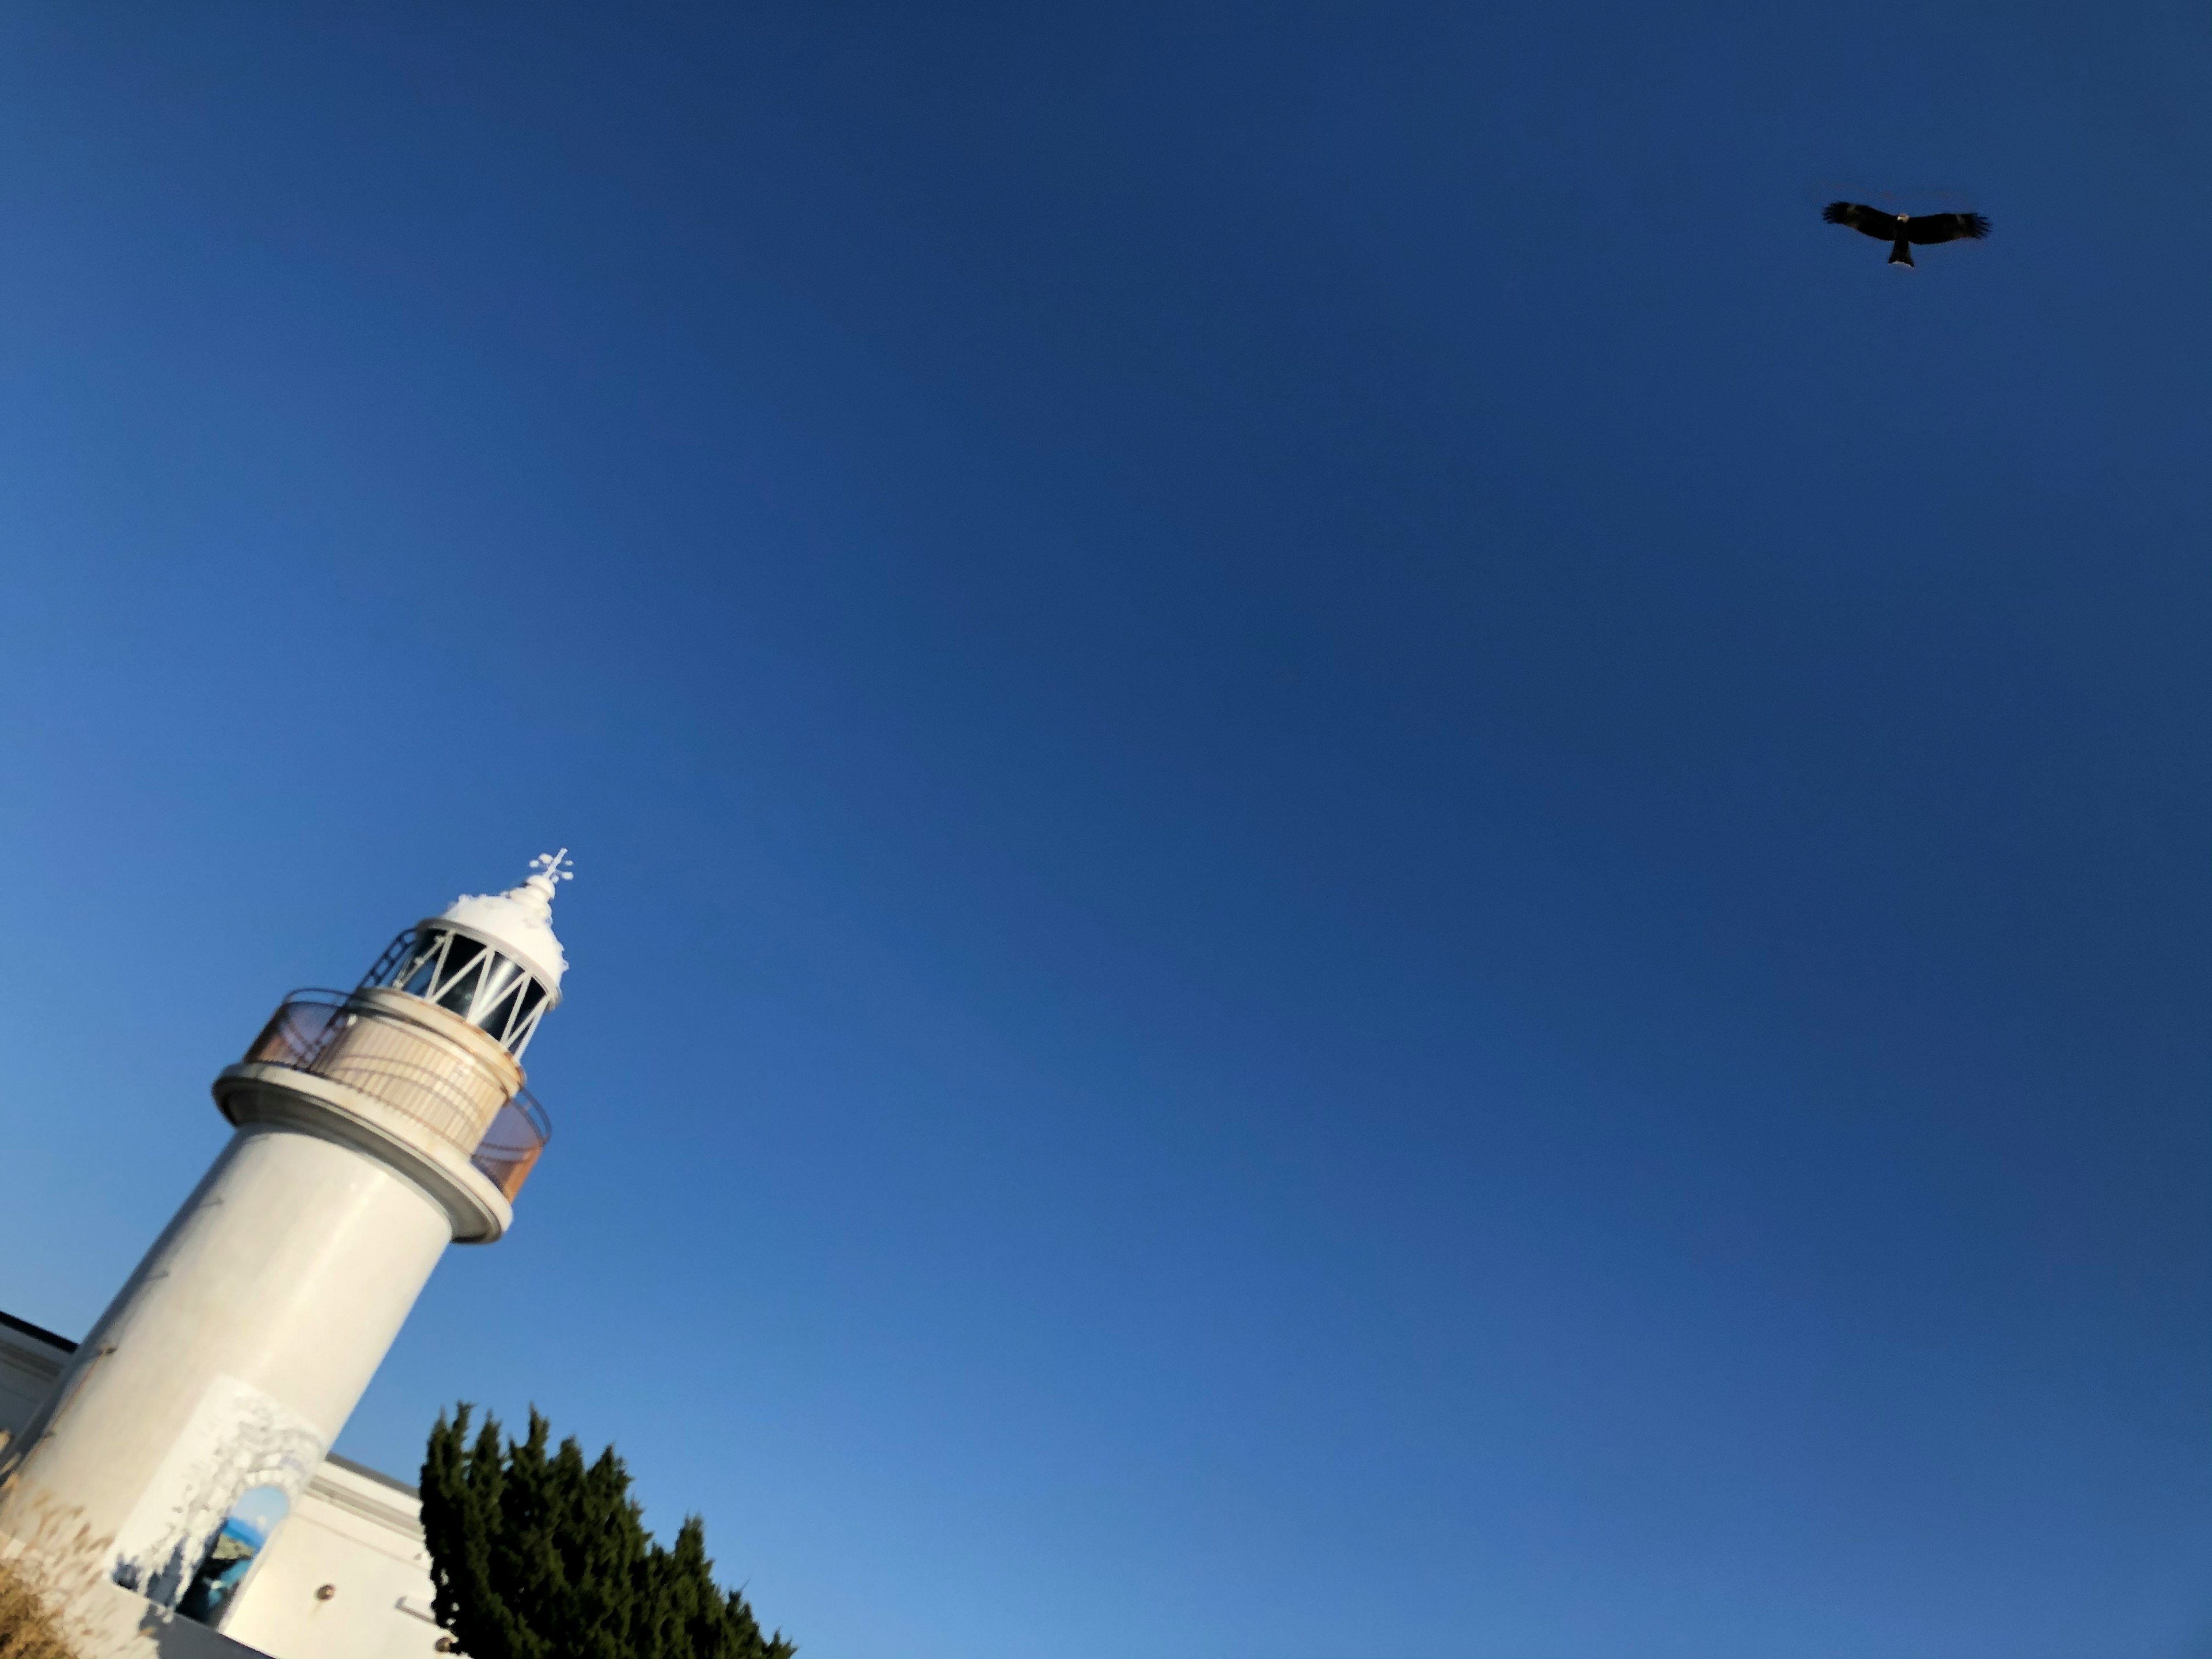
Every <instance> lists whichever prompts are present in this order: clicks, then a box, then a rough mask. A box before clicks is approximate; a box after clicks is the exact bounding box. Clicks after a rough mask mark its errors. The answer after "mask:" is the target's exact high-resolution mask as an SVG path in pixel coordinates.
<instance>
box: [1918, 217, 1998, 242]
mask: <svg viewBox="0 0 2212 1659" xmlns="http://www.w3.org/2000/svg"><path fill="white" fill-rule="evenodd" d="M1988 234H1990V222H1989V221H1988V220H1986V219H1984V218H1983V217H1982V216H1981V215H1980V214H1978V213H1931V214H1929V215H1928V216H1927V217H1925V218H1924V219H1907V220H1906V221H1905V239H1906V240H1908V241H1914V242H1955V241H1957V240H1959V239H1960V237H1962V236H1963V237H1966V238H1967V239H1969V240H1973V241H1977V242H1978V241H1979V240H1982V238H1983V237H1984V236H1986V235H1988Z"/></svg>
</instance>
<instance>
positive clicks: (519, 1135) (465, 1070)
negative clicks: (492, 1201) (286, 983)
mask: <svg viewBox="0 0 2212 1659" xmlns="http://www.w3.org/2000/svg"><path fill="white" fill-rule="evenodd" d="M410 1001H412V999H410V998H404V997H402V996H399V995H397V994H393V993H391V992H381V993H380V992H379V991H376V990H374V989H365V990H362V991H356V992H353V993H352V994H348V993H345V992H343V991H295V992H294V993H293V994H291V995H290V996H289V997H287V998H285V999H284V1001H283V1006H280V1007H279V1008H278V1009H277V1010H276V1013H275V1015H273V1016H272V1017H271V1018H270V1021H269V1024H267V1025H265V1026H264V1027H263V1028H262V1030H261V1035H260V1036H258V1037H256V1038H255V1039H254V1040H253V1046H252V1048H248V1049H247V1050H246V1063H248V1064H257V1063H258V1064H261V1065H269V1066H285V1067H288V1068H289V1069H290V1070H293V1071H295V1072H304V1073H307V1074H308V1075H309V1076H311V1077H319V1078H327V1079H330V1080H331V1081H332V1082H335V1083H343V1084H346V1085H349V1086H350V1087H352V1088H356V1089H358V1090H360V1091H362V1093H363V1094H365V1095H368V1097H371V1098H372V1099H374V1100H376V1101H378V1102H380V1103H382V1104H384V1105H386V1106H388V1107H390V1108H392V1109H393V1110H394V1111H397V1112H399V1113H401V1114H403V1115H405V1116H406V1117H408V1118H410V1119H412V1120H413V1121H415V1122H416V1123H418V1124H420V1125H422V1127H423V1128H425V1129H428V1130H429V1131H430V1132H431V1133H434V1134H435V1135H437V1136H438V1137H439V1138H440V1139H442V1140H444V1141H445V1142H446V1143H447V1145H449V1146H452V1147H453V1148H454V1150H456V1151H457V1152H460V1153H461V1154H462V1155H463V1156H464V1157H465V1158H467V1159H468V1160H469V1162H470V1163H471V1164H473V1165H474V1166H475V1167H476V1169H477V1171H478V1172H479V1173H480V1174H482V1175H483V1176H484V1177H485V1179H487V1180H489V1182H491V1183H492V1185H494V1186H495V1187H496V1188H499V1190H500V1193H501V1195H502V1196H504V1197H505V1198H506V1199H507V1201H508V1202H509V1203H513V1201H514V1198H515V1194H518V1193H520V1191H521V1190H522V1183H523V1182H524V1181H526V1179H528V1178H529V1175H530V1171H531V1170H532V1167H533V1166H535V1165H536V1164H537V1162H538V1157H539V1155H540V1154H541V1153H542V1152H544V1150H545V1143H546V1142H547V1141H548V1140H549V1139H551V1138H552V1133H553V1124H552V1120H551V1119H550V1117H548V1116H547V1115H546V1112H545V1109H544V1107H543V1106H541V1105H539V1104H538V1101H537V1099H536V1098H535V1097H533V1096H532V1094H531V1092H530V1091H528V1090H527V1089H526V1088H524V1087H523V1086H522V1081H521V1075H520V1067H519V1066H515V1064H514V1063H513V1060H510V1059H508V1057H507V1055H506V1054H504V1053H501V1052H500V1051H499V1050H497V1049H496V1048H492V1045H490V1044H489V1043H483V1042H471V1041H469V1040H468V1039H467V1037H465V1036H463V1035H461V1034H460V1033H459V1032H456V1031H450V1030H441V1024H459V1022H457V1021H441V1019H440V1018H439V1015H438V1013H437V1012H435V1011H433V1010H431V1009H429V1008H424V1010H423V1012H422V1014H421V1015H417V1014H416V1013H414V1012H412V1011H411V1010H410V1008H409V1007H408V1006H407V1004H408V1003H409V1002H410ZM465 1029H466V1028H464V1030H465ZM485 1049H488V1050H489V1051H490V1052H489V1053H485V1052H479V1050H485ZM495 1055H496V1058H494V1056H495Z"/></svg>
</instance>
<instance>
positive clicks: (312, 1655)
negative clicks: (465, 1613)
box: [222, 1459, 444, 1659]
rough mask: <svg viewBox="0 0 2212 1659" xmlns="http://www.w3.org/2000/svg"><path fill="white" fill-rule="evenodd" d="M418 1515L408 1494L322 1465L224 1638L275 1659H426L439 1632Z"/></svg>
mask: <svg viewBox="0 0 2212 1659" xmlns="http://www.w3.org/2000/svg"><path fill="white" fill-rule="evenodd" d="M421 1517H422V1504H421V1503H420V1502H419V1501H418V1500H417V1499H416V1496H415V1492H414V1490H413V1489H412V1488H411V1487H409V1486H403V1485H401V1484H400V1483H399V1482H398V1481H397V1480H392V1478H391V1477H389V1476H388V1475H381V1474H377V1473H376V1472H375V1471H374V1470H372V1469H364V1468H362V1467H361V1466H360V1465H358V1464H354V1463H347V1462H343V1461H341V1460H338V1459H331V1460H330V1461H328V1462H325V1463H324V1465H323V1467H322V1468H320V1469H319V1470H317V1471H316V1473H315V1477H314V1479H313V1480H312V1481H310V1482H309V1483H308V1485H307V1491H306V1492H303V1493H302V1494H301V1502H300V1504H299V1507H298V1508H296V1509H295V1510H293V1511H292V1515H291V1518H290V1519H289V1520H288V1521H286V1522H284V1524H283V1526H281V1527H279V1528H277V1529H276V1536H275V1537H273V1538H271V1539H270V1541H269V1547H268V1548H267V1549H266V1550H264V1552H263V1553H262V1556H261V1559H260V1560H258V1561H257V1562H256V1563H255V1564H254V1567H253V1576H252V1577H251V1578H249V1579H247V1580H246V1583H245V1585H244V1587H243V1588H242V1589H240V1591H239V1593H238V1601H237V1605H236V1606H235V1607H233V1608H232V1609H231V1612H230V1616H229V1617H228V1618H227V1619H225V1620H223V1621H222V1628H223V1633H224V1634H225V1635H226V1636H230V1637H234V1638H237V1639H238V1640H239V1641H240V1642H244V1643H246V1644H248V1645H249V1646H251V1647H254V1648H258V1649H259V1650H261V1651H262V1652H264V1653H266V1654H270V1655H273V1656H276V1659H429V1656H431V1655H433V1654H435V1653H436V1652H437V1650H438V1648H437V1644H438V1638H440V1637H441V1636H442V1635H443V1634H444V1632H442V1631H441V1630H440V1629H439V1628H438V1626H437V1625H436V1624H435V1622H434V1621H433V1620H432V1619H431V1616H430V1594H431V1590H430V1553H429V1551H428V1549H427V1548H426V1547H424V1546H423V1542H422V1518H421ZM325 1588H327V1589H329V1591H330V1594H329V1595H328V1596H326V1597H325V1596H324V1595H320V1594H319V1592H320V1591H322V1590H323V1589H325Z"/></svg>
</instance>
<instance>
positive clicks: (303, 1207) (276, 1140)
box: [0, 849, 569, 1624]
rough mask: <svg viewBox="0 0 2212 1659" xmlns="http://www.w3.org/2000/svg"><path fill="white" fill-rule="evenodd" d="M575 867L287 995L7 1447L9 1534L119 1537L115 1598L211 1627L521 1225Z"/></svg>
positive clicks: (540, 875) (462, 912) (218, 1090)
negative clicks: (210, 1145)
mask: <svg viewBox="0 0 2212 1659" xmlns="http://www.w3.org/2000/svg"><path fill="white" fill-rule="evenodd" d="M566 860H567V854H566V850H565V849H564V850H563V851H562V852H561V853H558V854H544V855H543V856H541V857H539V858H538V859H536V860H532V873H531V874H530V876H529V877H528V878H527V879H526V880H525V881H524V882H523V883H522V884H521V885H520V886H519V887H515V888H513V889H511V890H508V891H507V892H504V893H499V894H486V895H480V896H474V897H465V898H462V899H460V900H459V901H457V902H455V903H454V904H453V905H452V906H451V907H450V908H447V910H446V912H445V913H444V914H443V915H439V916H435V917H432V918H430V919H429V920H427V921H422V922H420V923H418V924H416V926H415V927H410V928H409V929H408V930H407V931H406V932H404V933H401V934H400V936H399V937H398V939H396V940H394V941H393V942H392V946H391V948H390V949H388V950H387V951H385V953H384V955H383V956H382V957H380V958H379V959H378V960H377V963H376V965H375V966H374V968H372V969H370V970H369V972H368V976H367V977H366V978H365V979H363V980H362V981H361V983H360V984H359V985H358V986H357V987H355V988H354V989H353V990H352V991H351V992H326V991H302V992H298V993H295V994H293V995H291V996H289V997H287V998H286V999H285V1000H284V1002H283V1006H281V1007H279V1008H278V1009H277V1011H276V1015H275V1016H274V1018H271V1019H270V1022H269V1024H268V1025H267V1026H266V1027H265V1028H264V1030H262V1033H261V1035H260V1036H258V1038H256V1039H255V1040H254V1042H253V1046H252V1048H249V1049H248V1050H247V1051H246V1058H245V1059H244V1060H240V1062H239V1063H238V1064H237V1065H235V1066H228V1067H226V1068H225V1069H224V1071H223V1073H222V1075H221V1076H219V1077H218V1078H216V1081H215V1097H216V1104H217V1105H218V1106H220V1107H221V1108H222V1115H224V1116H225V1117H226V1118H228V1120H229V1121H231V1122H232V1123H233V1124H234V1125H235V1126H236V1129H237V1133H234V1135H233V1136H232V1137H231V1139H230V1143H229V1145H228V1146H226V1147H225V1148H224V1149H223V1151H222V1155H221V1156H220V1157H219V1158H216V1161H215V1165H214V1167H213V1168H211V1169H210V1170H209V1171H208V1173H207V1175H206V1176H205V1177H204V1179H203V1180H202V1181H201V1182H200V1183H199V1185H198V1187H197V1188H195V1189H194V1190H193V1192H192V1194H191V1197H190V1198H188V1199H186V1200H185V1204H184V1207H183V1208H182V1209H180V1210H179V1211H178V1212H177V1214H176V1217H175V1218H174V1219H173V1220H172V1221H171V1222H170V1223H169V1225H168V1226H167V1228H166V1229H164V1230H163V1231H162V1233H161V1237H160V1238H159V1239H157V1240H156V1241H155V1244H154V1247H153V1249H151V1250H149V1251H148V1252H147V1255H146V1259H145V1260H144V1261H142V1262H140V1263H139V1265H138V1268H137V1272H135V1273H132V1274H131V1278H130V1279H129V1280H128V1281H127V1282H125V1285H124V1286H123V1289H122V1290H121V1291H120V1292H118V1295H117V1296H116V1298H115V1300H114V1302H113V1303H112V1304H111V1305H110V1306H109V1307H108V1310H107V1311H106V1313H105V1314H103V1315H102V1316H100V1322H99V1323H98V1324H97V1325H95V1326H94V1328H93V1330H92V1333H91V1334H90V1335H89V1336H88V1337H87V1338H86V1339H85V1340H84V1342H83V1343H82V1345H81V1346H79V1347H78V1348H77V1350H76V1355H75V1357H74V1358H73V1360H72V1361H71V1363H70V1367H69V1369H68V1370H65V1371H64V1373H63V1375H62V1376H61V1377H60V1379H59V1381H58V1383H56V1385H55V1388H54V1391H53V1393H52V1395H50V1396H49V1397H48V1399H47V1401H46V1404H45V1406H44V1407H43V1408H42V1409H41V1411H40V1414H39V1415H38V1417H37V1418H36V1419H33V1421H32V1422H31V1423H30V1424H29V1425H27V1427H26V1429H25V1431H24V1433H23V1434H22V1435H21V1437H20V1438H19V1439H18V1440H17V1441H16V1442H15V1443H14V1444H13V1445H12V1446H10V1447H9V1449H8V1453H7V1458H6V1463H5V1465H4V1467H0V1474H9V1475H12V1479H10V1480H9V1481H8V1482H7V1484H6V1485H5V1486H0V1534H9V1535H13V1536H15V1537H16V1538H19V1539H25V1540H28V1539H31V1538H33V1536H35V1535H39V1534H46V1535H48V1536H52V1535H53V1534H54V1532H55V1530H56V1529H57V1528H59V1529H60V1530H61V1531H64V1532H65V1533H67V1534H73V1535H82V1536H88V1537H93V1538H97V1539H100V1540H103V1541H105V1543H104V1555H103V1565H105V1566H106V1569H107V1570H108V1571H109V1572H110V1573H111V1574H112V1577H113V1578H114V1579H115V1581H116V1582H117V1583H120V1584H124V1585H125V1586H128V1587H129V1588H131V1589H136V1590H138V1591H139V1592H141V1593H142V1594H143V1595H146V1596H147V1597H148V1598H149V1599H150V1600H152V1601H155V1602H157V1603H159V1604H161V1605H163V1606H167V1607H176V1608H177V1609H178V1611H179V1613H184V1614H185V1615H186V1616H189V1617H191V1618H195V1619H198V1620H202V1621H204V1622H206V1623H209V1624H217V1623H220V1621H221V1620H222V1613H223V1611H224V1608H225V1607H226V1606H227V1605H228V1602H229V1601H230V1600H231V1599H232V1598H233V1597H234V1595H235V1594H236V1592H237V1590H238V1588H239V1586H240V1584H241V1583H243V1582H244V1580H245V1578H246V1574H247V1573H248V1572H250V1571H251V1570H252V1565H253V1561H254V1559H255V1557H256V1556H257V1555H258V1553H259V1551H260V1549H261V1547H262V1546H263V1545H264V1543H265V1542H266V1541H267V1539H268V1537H269V1534H270V1532H271V1530H272V1529H273V1528H275V1527H276V1525H277V1524H278V1523H279V1522H282V1521H283V1518H284V1516H285V1515H286V1514H287V1513H288V1512H289V1510H290V1508H291V1505H292V1503H293V1501H294V1500H295V1498H297V1497H298V1496H299V1493H300V1491H301V1487H302V1486H304V1485H305V1484H306V1482H307V1479H308V1477H309V1476H310V1475H312V1474H313V1473H314V1472H315V1470H316V1468H317V1467H318V1466H319V1464H320V1463H321V1462H322V1461H323V1456H324V1454H325V1452H327V1451H328V1450H329V1449H330V1445H331V1441H332V1440H334V1439H335V1438H337V1433H338V1431H339V1430H340V1429H341V1428H342V1427H343V1426H344V1424H345V1420H346V1419H347V1418H348V1417H349V1415H351V1413H352V1412H353V1408H354V1407H355V1405H356V1403H357V1402H358V1401H359V1400H360V1399H361V1396H362V1390H364V1389H367V1388H368V1382H369V1379H370V1377H371V1376H374V1375H375V1372H376V1368H377V1366H378V1364H380V1363H381V1362H382V1360H383V1358H384V1355H385V1352H386V1350H387V1349H389V1348H390V1347H391V1346H392V1339H393V1338H394V1337H395V1336H397V1335H398V1333H399V1327H400V1326H401V1324H402V1323H403V1322H404V1321H405V1320H406V1317H407V1314H408V1310H410V1308H412V1307H413V1306H414V1305H415V1298H416V1296H418V1295H419V1294H420V1293H421V1292H422V1286H423V1285H424V1283H425V1282H426V1281H427V1280H428V1279H429V1276H430V1270H431V1268H433V1267H435V1266H436V1265H437V1262H438V1258H439V1256H440V1255H442V1254H443V1253H444V1251H445V1249H446V1246H447V1244H448V1243H461V1244H489V1243H492V1242H493V1241H495V1239H497V1238H499V1237H501V1235H502V1234H503V1233H505V1232H506V1231H507V1227H508V1226H509V1225H511V1223H512V1222H513V1216H514V1212H513V1202H514V1197H515V1194H517V1193H518V1192H519V1191H520V1190H521V1187H522V1182H523V1181H524V1179H525V1177H526V1176H528V1175H529V1173H530V1170H531V1167H532V1164H535V1163H536V1161H537V1159H538V1154H539V1152H542V1151H543V1150H544V1146H545V1142H546V1139H547V1135H548V1133H549V1125H548V1123H547V1120H546V1118H545V1115H544V1112H543V1110H542V1109H540V1108H539V1107H538V1103H537V1102H536V1101H534V1100H532V1098H531V1097H530V1095H529V1093H528V1092H527V1091H526V1090H525V1089H524V1087H523V1071H522V1054H523V1050H524V1049H525V1048H527V1047H528V1046H529V1043H530V1040H531V1038H532V1036H533V1035H535V1033H536V1032H537V1030H538V1022H539V1021H540V1020H541V1019H543V1018H544V1016H545V1012H546V1011H547V1010H548V1009H550V1008H551V1007H553V1006H555V1005H556V1003H557V1002H558V1001H559V1000H560V997H561V977H562V973H563V972H564V970H565V969H567V967H568V962H567V959H566V957H564V956H563V955H562V950H561V944H560V941H559V940H558V939H556V938H555V937H554V933H553V920H552V905H553V896H554V892H555V890H556V884H558V883H559V882H561V881H562V880H563V879H566V878H568V873H569V872H568V869H567V867H566ZM80 1528H82V1534H79V1529H80Z"/></svg>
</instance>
